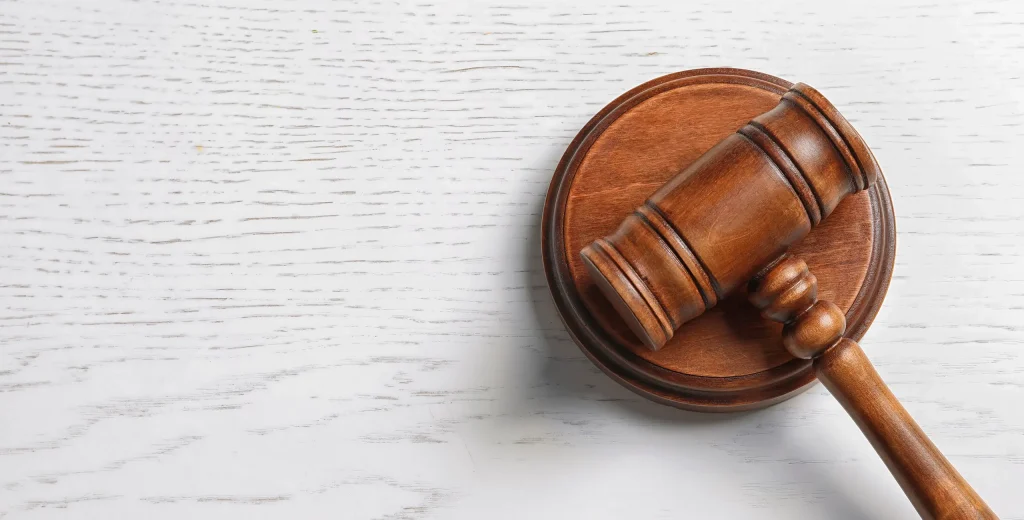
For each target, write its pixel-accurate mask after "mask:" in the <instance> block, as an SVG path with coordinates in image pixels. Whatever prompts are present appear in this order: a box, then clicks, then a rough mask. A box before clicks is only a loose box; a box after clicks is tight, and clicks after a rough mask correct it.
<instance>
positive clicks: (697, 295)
mask: <svg viewBox="0 0 1024 520" xmlns="http://www.w3.org/2000/svg"><path fill="white" fill-rule="evenodd" d="M708 110H709V111H712V112H713V111H715V110H716V107H715V106H714V105H712V106H709V107H708ZM638 160H643V158H642V157H639V158H638ZM879 170H880V168H879V166H878V163H877V161H876V160H875V158H874V156H873V155H872V154H871V151H870V150H869V149H868V147H867V145H866V144H865V143H864V140H863V138H861V136H860V134H858V133H857V131H856V130H855V129H854V128H853V127H852V126H851V125H850V124H849V123H848V122H847V121H846V119H845V118H844V117H843V116H842V115H841V114H839V111H838V110H837V109H836V108H835V107H834V106H833V105H832V103H830V102H829V101H828V100H827V99H825V97H824V96H822V95H821V94H820V93H819V92H818V91H816V90H814V89H813V88H811V87H809V86H807V85H804V84H798V85H795V86H793V87H792V88H791V89H789V90H788V91H787V92H786V93H785V94H783V96H782V99H781V101H780V102H779V103H778V104H777V105H776V106H775V107H774V108H772V109H771V110H768V111H766V112H765V113H763V114H760V115H758V116H757V117H756V118H754V119H753V120H752V121H750V122H749V123H747V124H746V125H744V126H743V127H742V128H740V129H739V130H738V131H737V132H736V133H734V134H732V135H729V136H727V137H726V138H724V139H723V140H722V141H721V142H719V143H717V144H716V145H715V146H714V147H712V148H711V149H710V150H708V151H707V152H706V153H704V154H703V155H701V156H700V157H699V158H698V159H697V160H696V161H694V162H693V163H692V164H690V166H689V167H687V168H686V169H684V170H683V171H681V172H679V173H678V174H677V175H675V176H674V177H672V179H670V180H669V181H668V182H667V183H666V184H665V185H664V186H662V187H661V188H659V189H658V191H657V192H655V193H654V194H653V195H651V196H650V197H649V198H648V199H647V200H646V201H645V202H644V204H643V206H641V207H640V208H638V209H637V210H636V211H634V212H633V214H632V215H630V216H628V217H627V218H626V219H625V220H624V221H623V223H622V224H621V225H620V226H619V228H618V229H617V230H616V231H615V233H614V234H612V235H610V236H608V237H605V238H600V239H598V240H596V241H595V242H594V243H593V244H590V245H588V246H586V247H584V248H583V250H582V251H581V253H580V254H581V255H582V256H583V259H584V265H586V267H587V270H588V271H589V272H590V276H591V278H593V279H594V280H596V281H597V286H598V287H599V288H601V290H602V291H603V292H604V294H605V296H606V297H607V298H608V299H609V301H611V302H612V304H613V306H614V307H615V308H616V310H618V311H619V313H620V314H621V315H622V316H623V318H624V319H625V321H626V323H627V324H628V325H629V326H630V328H631V330H632V331H633V333H634V334H636V335H637V337H639V338H640V340H641V341H642V342H643V343H644V344H645V345H647V346H648V347H649V348H651V349H654V350H657V349H660V348H661V347H663V346H664V345H665V343H666V342H667V341H668V339H669V338H671V337H672V335H673V333H674V332H675V330H676V329H677V328H679V327H680V326H681V325H682V324H683V323H685V322H687V321H689V320H691V319H693V318H694V317H696V316H698V315H700V314H701V313H702V312H704V311H705V310H707V309H709V308H712V307H714V306H715V304H716V303H717V301H718V300H720V299H723V298H725V297H727V296H729V295H730V294H732V292H733V291H734V290H735V289H736V288H737V287H739V286H741V285H743V284H745V283H746V282H747V281H748V280H750V278H751V277H752V276H753V275H754V274H756V273H757V272H758V271H760V270H761V269H763V268H764V267H765V266H766V265H768V264H769V263H771V262H772V261H774V260H776V259H777V258H779V256H780V255H782V254H783V253H785V252H786V251H787V250H788V249H789V248H790V247H791V246H792V245H793V244H795V243H796V242H798V241H799V240H800V239H802V238H803V237H804V236H806V235H807V233H809V232H810V230H811V228H812V227H813V226H815V225H816V224H818V223H819V222H820V221H821V220H822V219H824V218H825V217H827V216H828V215H829V214H831V213H832V211H834V210H835V208H836V207H837V206H838V205H839V203H840V202H842V200H843V199H845V198H846V197H847V196H849V195H851V194H853V193H856V192H858V191H861V190H864V189H865V188H867V187H869V186H871V184H872V183H873V182H874V180H875V179H876V178H877V177H878V175H879ZM842 238H843V237H840V239H842Z"/></svg>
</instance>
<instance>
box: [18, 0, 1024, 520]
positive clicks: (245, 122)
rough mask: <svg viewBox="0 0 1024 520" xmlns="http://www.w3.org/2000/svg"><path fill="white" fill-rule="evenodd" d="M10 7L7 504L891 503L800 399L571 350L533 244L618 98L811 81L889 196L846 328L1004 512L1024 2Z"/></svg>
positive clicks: (764, 511)
mask: <svg viewBox="0 0 1024 520" xmlns="http://www.w3.org/2000/svg"><path fill="white" fill-rule="evenodd" d="M625 4H626V3H625V2H603V1H599V2H586V3H576V4H573V3H570V2H561V1H552V0H548V1H544V2H539V1H514V0H491V1H485V2H432V3H430V2H427V3H413V2H354V1H350V2H314V1H291V2H280V1H276V2H272V1H266V0H252V1H241V0H238V1H231V2H202V1H192V0H163V1H126V0H118V1H107V2H99V1H94V2H74V1H71V0H13V1H12V0H2V1H0V216H2V219H0V222H2V224H0V244H2V246H0V273H3V280H2V282H0V308H2V309H3V310H2V312H0V413H2V417H3V420H2V421H0V517H4V518H19V519H20V518H27V519H38V518H94V517H100V516H107V517H115V518H117V517H145V518H181V517H189V518H215V517H216V518H220V517H223V516H225V515H229V516H232V517H246V518H260V517H268V518H269V517H275V518H276V517H282V516H286V515H287V516H292V517H298V518H339V517H340V518H353V519H364V518H365V519H370V518H377V519H385V518H387V519H425V518H450V519H469V518H479V517H481V516H482V515H487V516H488V517H490V518H522V517H524V516H526V517H530V518H586V517H589V518H622V517H630V518H666V519H667V518H683V517H690V516H694V517H716V518H753V517H757V518H786V519H801V518H806V519H818V518H901V517H913V515H914V513H913V510H912V508H911V507H910V505H909V503H907V501H906V500H905V498H904V497H903V495H902V493H901V492H900V491H899V489H898V487H897V486H896V484H895V482H894V481H893V480H892V479H891V477H890V476H889V475H888V473H887V472H886V470H885V468H884V466H883V465H882V464H881V462H880V461H879V460H878V458H877V457H876V456H875V455H874V453H873V451H872V450H871V448H870V447H869V446H868V444H867V442H866V441H864V439H863V438H862V437H861V436H860V433H859V432H858V431H857V430H856V428H855V426H854V425H853V424H852V422H851V421H850V420H849V419H848V418H847V417H846V416H845V415H844V413H843V411H842V410H841V408H840V407H839V406H838V404H836V403H835V402H834V400H832V398H831V397H830V396H829V395H828V394H827V393H826V392H825V391H824V390H822V389H820V388H816V389H814V390H812V391H811V392H809V393H807V394H805V395H802V396H800V397H798V398H795V399H793V400H791V401H789V402H786V403H783V404H781V405H778V406H776V407H773V408H772V409H769V410H765V411H761V412H756V413H750V414H743V415H735V416H705V415H699V414H690V413H684V412H679V411H675V410H671V409H666V408H663V407H659V406H657V405H654V404H651V403H648V402H645V401H643V400H641V399H639V398H637V397H635V396H633V395H632V394H630V393H629V392H627V391H625V390H623V389H621V388H619V387H618V386H617V385H616V384H615V383H613V382H612V381H610V380H608V379H607V378H606V377H605V376H603V375H602V374H601V373H599V372H598V371H597V370H596V369H594V368H593V367H592V366H591V365H590V364H589V362H588V361H587V360H586V359H584V358H583V357H582V355H580V354H579V352H578V351H577V349H576V347H575V346H574V345H573V344H572V342H571V341H570V340H569V339H568V336H567V335H566V333H565V332H564V330H563V328H562V326H561V324H560V323H559V321H558V319H557V317H556V316H555V313H554V308H553V306H552V304H551V303H550V298H549V296H548V292H547V288H546V286H545V283H544V277H543V273H542V270H541V264H540V258H539V244H538V236H539V231H538V229H537V228H538V225H539V213H540V207H541V204H542V202H543V197H544V191H545V190H546V188H547V184H548V181H549V179H550V175H551V172H552V170H553V169H554V166H555V164H556V162H557V160H558V158H559V156H560V155H561V153H562V151H563V150H564V148H565V146H566V145H567V144H568V143H569V141H570V140H571V139H572V137H573V136H574V135H575V133H576V131H577V130H578V129H579V127H580V126H582V124H583V123H584V122H585V121H586V120H587V119H588V118H589V117H590V116H591V115H592V114H593V113H594V112H596V111H597V110H599V109H600V107H601V106H603V105H604V104H605V103H607V102H608V101H610V100H611V99H613V98H614V97H615V96H617V95H618V94H620V93H621V92H623V91H625V90H627V89H629V88H631V87H632V86H634V85H636V84H638V83H641V82H643V81H646V80H648V79H651V78H653V77H656V76H658V75H661V74H665V73H669V72H673V71H676V70H681V69H687V68H695V67H701V66H721V65H727V66H736V67H745V68H753V69H757V70H762V71H765V72H768V73H771V74H775V75H778V76H781V77H785V78H787V79H791V80H798V81H803V82H806V83H809V84H811V85H814V86H815V87H817V88H819V89H820V90H822V91H823V92H825V93H826V95H828V96H829V97H830V99H832V100H833V101H834V102H835V103H836V104H837V105H838V106H839V107H840V108H841V109H842V110H843V111H844V113H845V114H847V115H848V116H849V117H850V118H851V119H852V120H853V121H854V123H855V124H856V125H857V126H858V128H859V129H860V131H861V133H862V134H864V136H865V138H866V139H867V140H868V142H869V143H871V144H872V147H873V149H874V150H875V153H876V155H877V156H878V158H879V160H880V162H881V164H882V166H883V169H884V170H885V172H886V176H887V179H888V182H889V185H890V188H891V191H892V195H893V200H894V204H895V208H896V213H897V225H898V230H899V236H898V238H899V246H898V256H897V265H896V271H895V277H894V280H893V285H892V288H891V290H890V293H889V296H888V298H887V302H886V305H885V306H884V307H883V309H882V312H881V314H880V315H879V317H878V319H877V320H876V322H875V325H874V326H873V328H872V330H871V331H870V332H869V333H868V335H867V337H865V339H864V341H863V344H864V347H865V350H866V351H867V352H868V354H869V355H870V356H871V358H872V360H873V361H875V362H876V364H877V365H878V368H879V371H880V372H881V373H882V375H883V377H884V378H885V379H886V380H887V381H888V382H889V383H890V385H891V386H892V388H893V391H894V392H895V393H896V394H897V396H898V397H900V398H901V399H902V400H903V402H904V403H905V405H906V407H907V408H908V409H909V410H910V411H911V413H912V414H913V415H914V416H915V417H916V418H917V420H918V422H919V423H920V424H921V425H922V427H923V428H924V429H925V430H926V431H927V432H928V433H929V434H930V435H931V436H932V438H933V440H934V441H935V442H936V443H937V444H938V445H939V446H940V447H941V448H942V449H943V450H944V451H945V452H946V454H947V455H948V456H949V458H950V459H951V460H952V461H953V462H954V464H955V465H956V466H957V467H958V469H959V470H960V471H961V472H962V473H963V474H964V475H965V477H967V479H968V480H969V481H970V482H971V483H972V484H973V485H974V486H975V488H976V489H977V490H978V491H979V492H980V493H981V494H982V496H983V497H984V498H985V499H986V500H987V501H988V502H989V503H990V505H991V506H992V507H993V508H994V509H995V510H996V511H997V512H999V513H1000V514H1001V515H1002V517H1003V518H1009V519H1014V518H1016V519H1022V518H1024V497H1022V496H1021V495H1020V492H1019V490H1020V485H1021V483H1022V482H1024V409H1022V408H1021V406H1020V402H1021V400H1022V398H1024V375H1022V373H1024V359H1022V356H1021V347H1022V343H1024V327H1022V325H1021V321H1022V320H1021V316H1022V315H1024V276H1022V274H1021V269H1020V265H1021V260H1022V256H1024V240H1022V239H1024V225H1022V224H1021V219H1022V217H1024V180H1022V179H1024V178H1022V177H1021V171H1022V168H1024V149H1022V147H1021V145H1020V143H1021V142H1024V4H1021V3H1020V2H1014V1H1013V0H1006V1H976V2H959V3H952V2H950V3H945V2H943V3H940V2H925V1H908V2H901V1H886V2H877V1H868V2H857V3H851V4H849V5H845V6H842V5H837V4H838V3H833V2H808V1H790V2H785V3H782V2H779V3H775V2H765V1H734V2H728V3H722V2H714V1H711V0H704V1H698V2H630V3H629V5H625Z"/></svg>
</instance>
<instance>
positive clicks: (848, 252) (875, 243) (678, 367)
mask: <svg viewBox="0 0 1024 520" xmlns="http://www.w3.org/2000/svg"><path fill="white" fill-rule="evenodd" d="M792 86H793V85H792V84H791V83H789V82H786V81H784V80H781V79H778V78H774V77H771V76H767V75H764V74H760V73H753V72H750V71H742V70H737V69H703V70H697V71H687V72H683V73H676V74H671V75H668V76H664V77H662V78H658V79H656V80H653V81H650V82H648V83H645V84H643V85H640V86H639V87H637V88H635V89H633V90H631V91H630V92H627V93H626V94H624V95H622V96H620V98H618V99H617V100H615V101H613V102H612V103H610V104H609V105H608V106H607V107H605V109H603V110H602V111H601V112H600V113H598V114H597V115H596V116H594V118H593V119H592V120H591V122H590V123H589V124H588V125H586V127H584V129H583V130H582V131H581V132H580V133H579V135H578V136H577V138H576V139H575V140H574V142H573V143H572V144H571V145H570V146H569V148H568V150H566V152H565V154H564V155H563V159H562V161H561V164H560V165H559V168H558V169H557V171H556V174H555V177H554V179H553V180H552V183H551V188H550V189H549V192H548V198H547V202H546V205H545V213H544V223H543V225H542V228H543V249H544V260H545V270H546V272H547V275H548V281H549V285H550V286H551V288H552V292H553V294H554V296H555V301H556V305H557V306H558V308H559V313H560V315H561V317H562V319H563V320H564V321H565V322H566V324H567V328H568V329H569V331H570V332H571V333H572V334H573V338H574V339H575V340H576V342H577V343H578V344H579V345H580V346H581V348H582V349H583V350H584V352H585V353H586V354H587V355H588V356H589V357H591V359H592V360H593V361H595V363H597V364H598V366H600V367H602V368H603V369H604V370H605V371H606V372H607V373H609V374H610V375H612V376H613V377H614V378H615V379H617V380H618V381H619V382H621V383H623V384H624V385H626V386H627V387H629V388H631V389H632V390H634V391H637V392H639V393H641V394H642V395H645V396H647V397H649V398H653V399H656V400H659V401H661V402H664V403H667V404H672V405H674V406H679V407H684V408H691V409H699V410H715V411H725V410H737V409H746V408H755V407H762V406H767V405H768V404H771V403H772V402H777V401H778V400H780V399H784V398H787V397H790V396H792V395H794V393H796V392H799V391H800V390H802V389H805V388H807V387H808V385H810V384H812V383H813V382H814V375H813V372H812V370H811V366H810V363H809V362H807V361H804V360H800V359H794V358H793V357H792V356H790V355H789V354H788V353H787V352H786V351H785V349H784V348H783V347H782V345H781V342H780V341H779V339H778V338H779V334H780V331H781V325H779V324H774V323H772V322H769V321H766V320H763V319H761V318H760V317H759V316H758V314H757V312H756V310H754V309H752V308H751V307H750V306H749V304H747V303H746V301H745V298H744V297H743V295H738V296H737V297H733V298H726V299H724V300H722V301H718V298H717V294H716V293H715V291H714V290H713V288H711V283H710V280H706V279H703V278H693V277H690V276H689V275H688V274H686V275H684V276H680V271H678V270H677V271H668V272H660V271H650V272H648V273H647V274H646V275H647V276H654V277H655V278H652V279H653V280H657V281H658V282H657V283H661V282H662V281H663V280H660V279H658V278H657V276H659V275H661V274H664V276H669V277H673V278H672V279H674V280H681V281H683V282H692V283H693V285H692V286H690V290H691V291H692V292H691V293H689V295H690V296H687V298H688V299H687V300H686V301H691V302H697V301H698V299H699V304H695V305H694V307H698V306H699V309H700V310H703V308H705V307H706V303H705V302H704V300H703V298H702V296H707V297H708V298H709V303H711V304H717V305H715V306H714V307H712V308H711V309H710V310H708V311H706V312H704V313H703V314H702V315H700V316H699V317H698V318H696V319H693V320H691V321H689V322H686V323H684V324H683V325H682V326H681V328H680V329H679V330H678V331H676V333H675V335H674V336H673V337H672V338H671V339H669V340H668V343H667V346H666V347H665V348H662V349H661V350H657V351H654V350H651V349H650V348H647V347H645V346H644V345H643V343H641V342H640V340H638V339H637V338H636V336H635V335H634V334H633V333H632V332H631V331H630V329H629V327H628V326H627V324H626V322H625V321H624V319H623V317H622V316H621V315H620V313H619V312H617V311H616V310H615V308H614V307H613V304H612V303H611V302H609V300H608V299H607V298H605V297H604V296H602V294H601V291H600V290H599V289H598V287H597V286H596V283H597V282H596V281H595V280H594V279H593V278H592V277H591V276H590V275H589V274H588V273H587V271H586V269H585V267H584V264H583V258H582V257H581V256H580V255H579V254H578V253H579V251H580V250H581V249H582V248H583V247H584V246H586V245H587V244H589V243H591V242H592V241H594V240H595V239H598V238H600V237H603V236H607V235H611V234H613V233H614V232H615V230H616V228H617V226H618V225H619V223H620V222H621V221H622V219H623V218H626V217H627V216H629V215H631V214H632V213H633V211H634V210H635V209H636V208H637V207H640V213H641V215H640V216H638V217H637V218H640V217H643V218H645V219H646V222H647V223H649V224H650V226H645V227H642V228H641V229H644V230H647V231H650V230H651V229H652V228H653V229H654V230H655V231H657V232H658V233H659V234H661V235H662V236H666V235H668V233H666V232H665V231H664V226H665V224H664V220H662V219H659V218H657V215H656V214H654V213H652V212H647V211H646V209H647V207H646V206H643V205H642V203H643V201H644V200H645V199H646V198H648V197H649V196H650V195H651V194H652V193H654V192H655V191H656V190H657V189H658V188H659V186H661V185H663V184H664V183H665V182H666V181H668V180H669V179H670V178H672V177H673V176H674V175H675V174H676V173H678V172H679V171H682V170H685V169H686V168H687V167H688V166H689V165H690V164H692V163H693V162H694V161H695V160H696V159H697V158H698V157H699V156H700V155H702V154H703V153H704V152H706V151H707V150H709V149H710V148H712V147H713V146H714V145H715V144H717V143H718V142H719V141H721V140H722V139H724V138H726V137H728V136H729V135H731V134H735V132H736V131H737V130H739V129H741V128H742V127H743V126H744V125H745V123H747V122H749V121H750V120H751V119H753V118H755V117H757V116H758V115H759V114H763V113H765V112H768V111H770V110H772V109H773V107H776V106H777V105H778V104H779V103H780V100H781V99H782V96H783V95H784V94H785V93H786V91H787V90H789V89H790V88H791V87H792ZM709 106H710V107H714V109H712V110H709V109H708V107H709ZM797 204H801V205H802V203H800V202H797ZM814 207H817V206H814ZM800 211H801V213H803V211H804V210H802V209H801V210H800ZM804 218H806V217H804ZM659 226H660V228H659ZM659 229H660V231H659ZM669 236H670V235H669ZM894 245H895V243H894V226H893V218H892V209H891V205H890V203H889V194H888V190H887V189H886V187H885V184H884V179H882V180H880V181H879V182H878V183H877V185H876V186H875V187H872V188H870V189H868V190H866V191H864V192H861V193H858V194H855V195H851V196H849V197H847V198H846V200H844V201H843V202H842V204H839V205H838V206H837V207H836V208H835V210H834V212H833V214H832V215H831V216H830V217H829V218H827V219H825V220H821V221H820V224H819V225H818V226H817V227H816V228H815V229H814V230H812V231H811V233H810V234H809V235H807V236H806V237H805V238H804V239H803V240H802V241H800V242H798V243H797V244H795V245H794V246H793V247H792V248H791V250H792V251H793V252H794V253H797V254H800V255H801V256H802V257H804V258H806V259H807V261H808V262H809V263H810V264H811V266H812V267H813V268H814V269H815V271H816V272H818V273H822V274H826V275H827V276H826V277H824V279H823V281H822V284H821V291H822V293H823V295H826V296H827V297H828V298H829V299H830V300H832V301H834V302H836V304H837V305H839V307H840V308H841V309H842V310H843V311H844V312H845V313H846V315H847V320H848V323H849V324H850V330H849V332H848V335H849V336H850V337H855V338H859V337H860V336H861V335H862V334H863V333H864V332H865V330H866V328H867V325H869V324H870V323H871V320H872V319H873V317H874V315H875V313H876V312H877V310H878V307H879V304H880V302H881V300H882V298H883V297H884V295H885V289H886V287H887V286H888V282H889V277H890V275H891V272H892V261H893V254H892V253H893V248H894ZM623 247H626V248H627V249H628V250H630V251H631V254H645V253H646V250H645V249H643V248H637V247H633V246H632V245H630V244H627V245H625V246H623ZM665 247H667V248H675V249H674V252H680V251H681V252H685V251H686V249H684V248H680V247H679V244H672V243H667V244H666V245H665ZM630 248H632V249H630ZM669 258H672V257H671V256H670V257H669ZM675 258H677V259H678V262H679V263H680V264H681V265H684V266H687V265H691V266H692V264H693V262H696V260H695V259H694V258H688V257H686V256H685V255H675ZM692 272H695V273H700V272H701V271H700V270H696V269H694V270H693V271H692ZM652 285H655V283H654V282H652ZM666 294H668V295H669V296H672V293H666ZM640 297H642V296H640ZM674 312H675V313H674V314H671V315H669V314H666V318H667V319H668V320H669V323H670V324H671V323H672V320H675V322H676V323H678V321H683V320H685V319H686V316H687V314H688V312H687V311H679V310H676V311H674ZM692 312H694V311H693V310H691V311H689V313H692ZM627 316H628V315H627ZM655 319H658V318H657V317H655ZM655 330H657V329H655Z"/></svg>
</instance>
